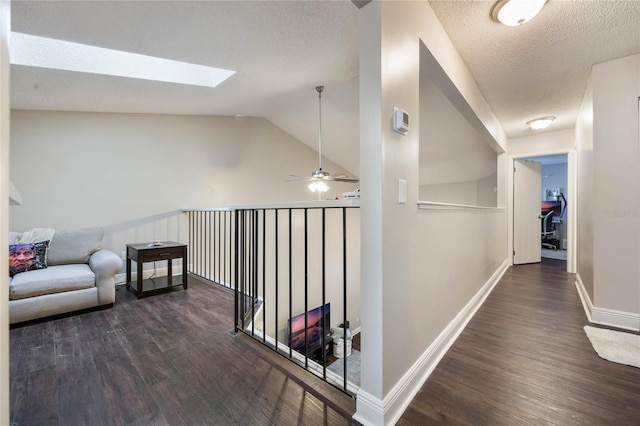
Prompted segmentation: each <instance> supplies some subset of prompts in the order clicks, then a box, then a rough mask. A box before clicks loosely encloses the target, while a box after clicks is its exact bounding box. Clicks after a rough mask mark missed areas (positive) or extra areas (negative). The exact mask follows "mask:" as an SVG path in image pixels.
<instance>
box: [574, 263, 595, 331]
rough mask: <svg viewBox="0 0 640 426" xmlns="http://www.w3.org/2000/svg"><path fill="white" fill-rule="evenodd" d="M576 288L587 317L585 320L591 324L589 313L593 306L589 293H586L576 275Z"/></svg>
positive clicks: (578, 276) (578, 275)
mask: <svg viewBox="0 0 640 426" xmlns="http://www.w3.org/2000/svg"><path fill="white" fill-rule="evenodd" d="M576 288H577V289H578V295H579V296H580V301H581V302H582V308H583V309H584V313H585V314H586V315H587V320H589V322H592V321H591V311H593V304H592V303H591V298H590V297H589V293H587V289H586V288H584V283H583V282H582V279H581V278H580V274H576Z"/></svg>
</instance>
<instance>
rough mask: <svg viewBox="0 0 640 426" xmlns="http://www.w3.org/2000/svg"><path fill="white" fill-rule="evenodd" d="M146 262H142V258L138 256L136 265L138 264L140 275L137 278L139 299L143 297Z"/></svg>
mask: <svg viewBox="0 0 640 426" xmlns="http://www.w3.org/2000/svg"><path fill="white" fill-rule="evenodd" d="M143 263H144V262H142V261H141V260H140V257H138V261H137V262H136V266H137V270H138V276H137V280H136V284H137V285H136V289H137V291H138V299H142V264H143Z"/></svg>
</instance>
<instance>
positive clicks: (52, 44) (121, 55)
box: [10, 32, 235, 87]
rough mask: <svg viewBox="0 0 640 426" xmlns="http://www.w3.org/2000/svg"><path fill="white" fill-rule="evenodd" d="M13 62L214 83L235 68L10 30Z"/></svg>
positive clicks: (192, 82) (115, 74) (166, 80)
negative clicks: (215, 66)
mask: <svg viewBox="0 0 640 426" xmlns="http://www.w3.org/2000/svg"><path fill="white" fill-rule="evenodd" d="M10 46H11V47H10V61H11V63H12V64H15V65H25V66H30V67H39V68H51V69H57V70H66V71H77V72H84V73H91V74H103V75H113V76H118V77H128V78H139V79H143V80H152V81H164V82H168V83H179V84H189V85H193V86H204V87H216V86H217V85H218V84H220V83H222V82H223V81H224V80H226V79H227V78H229V77H231V76H232V75H233V74H235V71H231V70H225V69H221V68H213V67H207V66H204V65H196V64H190V63H187V62H180V61H173V60H170V59H163V58H156V57H153V56H147V55H140V54H137V53H129V52H123V51H120V50H112V49H105V48H102V47H96V46H89V45H87V44H80V43H72V42H69V41H63V40H56V39H51V38H46V37H38V36H33V35H29V34H22V33H16V32H12V33H11V41H10Z"/></svg>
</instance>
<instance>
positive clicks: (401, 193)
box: [398, 179, 407, 204]
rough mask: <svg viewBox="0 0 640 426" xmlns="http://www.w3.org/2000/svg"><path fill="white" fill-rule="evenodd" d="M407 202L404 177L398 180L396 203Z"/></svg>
mask: <svg viewBox="0 0 640 426" xmlns="http://www.w3.org/2000/svg"><path fill="white" fill-rule="evenodd" d="M406 202H407V181H406V180H405V179H399V180H398V204H405V203H406Z"/></svg>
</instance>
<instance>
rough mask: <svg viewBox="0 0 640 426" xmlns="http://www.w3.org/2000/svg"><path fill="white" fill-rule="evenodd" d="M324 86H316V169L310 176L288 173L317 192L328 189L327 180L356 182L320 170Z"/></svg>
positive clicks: (346, 177)
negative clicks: (307, 183)
mask: <svg viewBox="0 0 640 426" xmlns="http://www.w3.org/2000/svg"><path fill="white" fill-rule="evenodd" d="M323 90H324V86H318V87H316V91H317V92H318V169H317V170H314V171H313V172H312V173H311V176H310V177H305V176H298V175H289V176H291V177H293V178H294V179H290V180H306V181H310V182H311V183H310V184H309V189H310V190H312V191H314V192H315V191H317V192H326V191H328V190H329V185H327V181H333V182H348V183H356V182H358V179H354V178H350V177H349V176H347V175H345V174H334V175H332V174H331V173H329V172H327V171H326V170H322V91H323Z"/></svg>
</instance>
